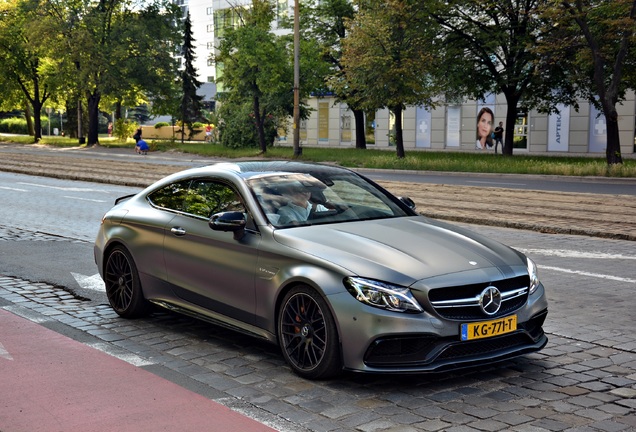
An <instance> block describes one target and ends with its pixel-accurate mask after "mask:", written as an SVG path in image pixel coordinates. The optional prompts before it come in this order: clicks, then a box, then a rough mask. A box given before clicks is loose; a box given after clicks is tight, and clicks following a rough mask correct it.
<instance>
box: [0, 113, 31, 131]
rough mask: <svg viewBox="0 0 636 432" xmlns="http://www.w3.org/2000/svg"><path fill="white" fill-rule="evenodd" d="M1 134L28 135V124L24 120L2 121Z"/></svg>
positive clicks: (0, 122)
mask: <svg viewBox="0 0 636 432" xmlns="http://www.w3.org/2000/svg"><path fill="white" fill-rule="evenodd" d="M0 133H12V134H23V135H27V133H28V132H27V122H26V120H25V119H23V118H15V117H14V118H8V119H2V120H0Z"/></svg>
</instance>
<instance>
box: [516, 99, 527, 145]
mask: <svg viewBox="0 0 636 432" xmlns="http://www.w3.org/2000/svg"><path fill="white" fill-rule="evenodd" d="M512 147H513V148H516V149H524V150H527V149H528V110H527V109H526V108H523V107H518V108H517V120H516V121H515V136H514V140H513V145H512Z"/></svg>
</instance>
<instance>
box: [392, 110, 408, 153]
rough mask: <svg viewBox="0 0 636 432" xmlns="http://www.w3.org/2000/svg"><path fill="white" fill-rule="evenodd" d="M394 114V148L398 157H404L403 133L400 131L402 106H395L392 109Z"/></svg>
mask: <svg viewBox="0 0 636 432" xmlns="http://www.w3.org/2000/svg"><path fill="white" fill-rule="evenodd" d="M393 115H394V116H395V150H396V152H397V157H398V158H399V159H404V157H405V156H406V154H405V153H404V133H403V131H402V107H401V106H397V107H395V108H394V110H393Z"/></svg>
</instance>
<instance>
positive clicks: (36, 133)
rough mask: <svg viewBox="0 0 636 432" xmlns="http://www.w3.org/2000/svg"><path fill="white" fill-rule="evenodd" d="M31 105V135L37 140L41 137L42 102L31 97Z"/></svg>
mask: <svg viewBox="0 0 636 432" xmlns="http://www.w3.org/2000/svg"><path fill="white" fill-rule="evenodd" d="M31 105H32V107H33V137H34V142H38V141H40V140H41V139H42V119H41V118H40V116H41V115H42V104H41V103H40V101H39V100H38V99H33V103H32V104H31Z"/></svg>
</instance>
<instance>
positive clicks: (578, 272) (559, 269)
mask: <svg viewBox="0 0 636 432" xmlns="http://www.w3.org/2000/svg"><path fill="white" fill-rule="evenodd" d="M539 268H540V269H545V270H552V271H557V272H562V273H569V274H577V275H581V276H590V277H595V278H599V279H607V280H613V281H617V282H627V283H633V284H636V279H630V278H624V277H619V276H612V275H604V274H600V273H590V272H586V271H581V270H570V269H566V268H561V267H551V266H544V265H540V266H539Z"/></svg>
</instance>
